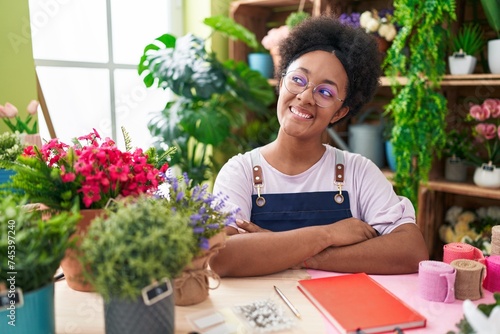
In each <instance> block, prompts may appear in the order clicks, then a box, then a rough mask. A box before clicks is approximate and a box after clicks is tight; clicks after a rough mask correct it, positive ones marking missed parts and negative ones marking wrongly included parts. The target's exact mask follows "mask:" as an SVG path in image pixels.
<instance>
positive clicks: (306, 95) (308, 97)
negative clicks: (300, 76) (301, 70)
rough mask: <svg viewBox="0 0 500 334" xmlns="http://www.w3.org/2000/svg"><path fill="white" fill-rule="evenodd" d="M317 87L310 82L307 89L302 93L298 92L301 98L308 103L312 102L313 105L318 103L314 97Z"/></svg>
mask: <svg viewBox="0 0 500 334" xmlns="http://www.w3.org/2000/svg"><path fill="white" fill-rule="evenodd" d="M315 88H316V87H315V86H314V85H312V84H311V83H310V82H309V83H307V86H306V89H304V91H303V92H302V93H299V94H297V97H298V99H299V100H301V101H304V102H306V103H310V104H312V105H315V104H316V100H315V99H314V89H315Z"/></svg>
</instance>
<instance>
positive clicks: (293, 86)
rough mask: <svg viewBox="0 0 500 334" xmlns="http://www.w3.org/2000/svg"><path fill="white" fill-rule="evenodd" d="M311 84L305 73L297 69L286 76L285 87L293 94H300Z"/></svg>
mask: <svg viewBox="0 0 500 334" xmlns="http://www.w3.org/2000/svg"><path fill="white" fill-rule="evenodd" d="M308 84H309V82H308V80H307V77H306V76H305V74H303V73H301V72H297V71H292V72H288V73H287V74H286V76H285V87H286V89H287V90H288V91H289V92H290V93H292V94H300V93H302V92H303V91H305V90H306V88H307V85H308Z"/></svg>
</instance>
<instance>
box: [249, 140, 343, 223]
mask: <svg viewBox="0 0 500 334" xmlns="http://www.w3.org/2000/svg"><path fill="white" fill-rule="evenodd" d="M259 154H260V153H259V151H258V149H255V150H253V151H252V153H251V157H252V164H253V172H254V173H253V175H254V187H255V188H256V189H257V194H256V195H252V212H251V216H250V221H251V222H252V223H254V224H256V225H258V226H260V227H261V228H264V229H267V230H270V231H273V232H279V231H288V230H292V229H296V228H301V227H307V226H316V225H327V224H332V223H335V222H337V221H339V220H342V219H346V218H351V217H352V214H351V209H350V205H349V195H348V193H347V192H346V191H342V185H343V183H344V155H343V153H342V152H341V151H339V150H336V151H335V159H336V165H335V168H336V169H337V170H336V171H335V173H336V175H335V180H336V181H335V184H336V185H337V188H338V191H322V192H306V193H287V194H262V193H261V190H262V187H263V183H264V182H263V181H264V180H263V175H262V169H261V167H260V155H259Z"/></svg>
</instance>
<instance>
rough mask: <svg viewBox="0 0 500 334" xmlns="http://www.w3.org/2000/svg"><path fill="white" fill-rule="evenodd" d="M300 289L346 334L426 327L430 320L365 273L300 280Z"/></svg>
mask: <svg viewBox="0 0 500 334" xmlns="http://www.w3.org/2000/svg"><path fill="white" fill-rule="evenodd" d="M298 283H299V285H298V288H299V289H300V290H301V291H302V292H303V293H304V294H305V295H306V297H307V298H309V300H310V301H311V302H312V303H313V304H314V305H315V306H316V307H317V308H318V309H319V310H320V311H321V312H322V313H323V315H324V316H325V317H326V318H327V319H328V320H330V322H331V323H332V324H333V325H334V326H335V327H337V329H338V330H339V331H340V332H342V333H356V332H357V331H358V330H362V331H363V332H364V333H381V332H388V331H394V330H395V328H397V327H399V328H400V329H407V328H417V327H425V324H426V319H425V317H424V316H422V315H421V314H420V313H418V312H417V311H415V310H414V309H412V308H411V307H409V306H408V305H406V304H405V303H404V302H403V301H402V300H401V299H399V298H398V297H396V296H395V295H393V294H392V293H391V292H390V291H389V290H387V289H385V288H384V287H383V286H382V285H380V284H379V283H377V282H376V281H374V280H373V279H372V278H371V277H370V276H368V275H367V274H365V273H359V274H348V275H343V276H333V277H323V278H313V279H308V280H299V281H298Z"/></svg>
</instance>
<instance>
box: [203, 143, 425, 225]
mask: <svg viewBox="0 0 500 334" xmlns="http://www.w3.org/2000/svg"><path fill="white" fill-rule="evenodd" d="M325 146H326V151H325V154H324V155H323V157H322V158H321V159H320V160H319V161H318V162H317V163H316V164H314V165H313V166H312V167H311V168H309V169H308V170H306V171H305V172H303V173H300V174H297V175H286V174H283V173H281V172H280V171H278V170H276V169H275V168H273V167H272V166H271V165H269V163H268V162H267V161H266V159H264V157H263V156H262V154H260V153H259V154H260V165H261V167H262V174H263V177H262V178H263V188H261V189H262V190H261V194H276V193H300V192H315V191H337V186H336V185H335V184H334V171H335V150H337V149H336V148H334V147H332V146H329V145H325ZM343 154H344V169H345V172H344V185H343V187H342V190H343V191H344V190H345V191H347V192H348V194H349V201H350V207H351V213H352V215H353V217H354V218H359V219H360V220H362V221H364V222H367V223H368V224H370V225H371V226H372V227H373V228H374V229H375V230H377V231H378V232H379V233H380V234H387V233H390V232H391V231H392V230H394V229H395V228H396V227H397V226H399V225H401V224H405V223H415V209H414V208H413V205H412V203H411V202H410V201H409V200H408V199H407V198H406V197H402V196H398V195H396V193H395V192H394V189H393V186H392V184H391V183H390V182H389V181H388V180H387V178H386V177H385V176H384V174H382V172H381V171H380V169H379V168H378V167H377V166H376V165H375V164H374V163H373V162H372V161H371V160H369V159H367V158H365V157H363V156H361V155H359V154H356V153H351V152H347V151H343ZM213 192H214V194H218V193H222V194H223V195H224V196H226V197H227V200H226V205H225V210H228V211H234V210H235V209H237V208H239V212H238V213H237V215H236V216H237V218H241V219H247V220H250V213H251V210H252V198H251V196H252V195H253V194H257V191H256V189H255V187H254V186H253V175H252V159H251V155H250V152H246V153H245V154H238V155H236V156H234V157H232V158H231V159H229V161H228V162H227V163H226V164H225V165H224V166H223V167H222V169H221V170H220V172H219V174H218V175H217V178H216V180H215V185H214V191H213Z"/></svg>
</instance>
